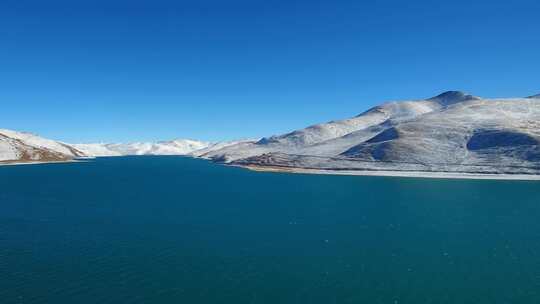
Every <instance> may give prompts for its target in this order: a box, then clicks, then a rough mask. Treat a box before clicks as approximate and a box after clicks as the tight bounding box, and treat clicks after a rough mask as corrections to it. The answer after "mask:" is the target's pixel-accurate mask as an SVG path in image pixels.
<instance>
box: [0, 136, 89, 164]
mask: <svg viewBox="0 0 540 304" xmlns="http://www.w3.org/2000/svg"><path fill="white" fill-rule="evenodd" d="M81 156H85V155H84V153H83V152H81V151H80V150H78V149H76V148H74V147H72V146H70V145H68V144H64V143H61V142H58V141H54V140H50V139H46V138H43V137H39V136H37V135H34V134H31V133H26V132H17V131H12V130H6V129H0V163H13V162H54V161H67V160H70V159H73V158H75V157H81Z"/></svg>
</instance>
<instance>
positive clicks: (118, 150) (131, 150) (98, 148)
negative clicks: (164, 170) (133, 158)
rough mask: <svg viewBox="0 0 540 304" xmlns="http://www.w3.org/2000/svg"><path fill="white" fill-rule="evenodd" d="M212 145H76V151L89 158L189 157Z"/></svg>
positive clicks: (180, 141)
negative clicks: (133, 156) (123, 156)
mask: <svg viewBox="0 0 540 304" xmlns="http://www.w3.org/2000/svg"><path fill="white" fill-rule="evenodd" d="M211 145H213V144H212V143H208V142H202V141H196V140H190V139H177V140H172V141H160V142H135V143H127V144H74V145H72V146H73V147H75V148H76V149H78V150H80V151H82V152H83V153H85V154H86V155H87V156H121V155H187V154H190V153H192V152H194V151H197V150H201V149H205V148H208V147H209V146H211Z"/></svg>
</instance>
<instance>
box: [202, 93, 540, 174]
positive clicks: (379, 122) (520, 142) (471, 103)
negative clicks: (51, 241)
mask: <svg viewBox="0 0 540 304" xmlns="http://www.w3.org/2000/svg"><path fill="white" fill-rule="evenodd" d="M538 98H539V95H535V96H531V97H529V98H509V99H483V98H480V97H476V96H472V95H469V94H465V93H463V92H459V91H449V92H445V93H443V94H440V95H438V96H435V97H432V98H428V99H423V100H410V101H399V102H388V103H385V104H382V105H381V106H377V107H374V108H372V109H370V110H368V111H366V112H364V113H362V114H360V115H358V116H355V117H352V118H349V119H345V120H338V121H331V122H328V123H323V124H318V125H314V126H310V127H307V128H305V129H301V130H297V131H293V132H291V133H288V134H284V135H278V136H271V137H268V138H263V139H261V140H259V141H257V142H243V143H239V144H236V145H231V146H228V147H225V148H223V149H219V150H215V151H212V152H210V153H207V154H206V155H205V156H206V157H207V158H210V159H213V160H215V161H221V162H226V163H232V164H236V165H243V166H255V167H277V168H306V169H327V170H404V171H445V172H446V171H449V172H475V173H532V174H540V100H538Z"/></svg>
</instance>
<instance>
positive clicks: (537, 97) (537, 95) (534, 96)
mask: <svg viewBox="0 0 540 304" xmlns="http://www.w3.org/2000/svg"><path fill="white" fill-rule="evenodd" d="M527 98H534V99H540V94H536V95H533V96H529V97H527Z"/></svg>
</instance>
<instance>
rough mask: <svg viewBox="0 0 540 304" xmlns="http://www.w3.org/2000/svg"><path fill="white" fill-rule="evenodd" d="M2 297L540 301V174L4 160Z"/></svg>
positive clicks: (154, 160) (166, 160) (153, 160)
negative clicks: (351, 172)
mask: <svg viewBox="0 0 540 304" xmlns="http://www.w3.org/2000/svg"><path fill="white" fill-rule="evenodd" d="M0 303H3V304H4V303H5V304H11V303H54V304H63V303H69V304H73V303H115V304H116V303H194V304H204V303H233V304H242V303H272V304H277V303H325V304H327V303H370V304H373V303H389V304H401V303H414V304H419V303H474V304H482V303H486V304H487V303H489V304H493V303H540V183H539V182H522V181H474V180H442V179H440V180H436V179H416V178H391V177H359V176H327V175H319V176H318V175H294V174H278V173H257V172H250V171H248V170H244V169H240V168H231V167H225V166H220V165H215V164H212V163H209V162H206V161H203V160H197V159H190V158H183V157H151V156H148V157H122V158H101V159H97V160H94V161H90V162H81V163H70V164H46V165H31V166H30V165H29V166H5V167H0Z"/></svg>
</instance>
